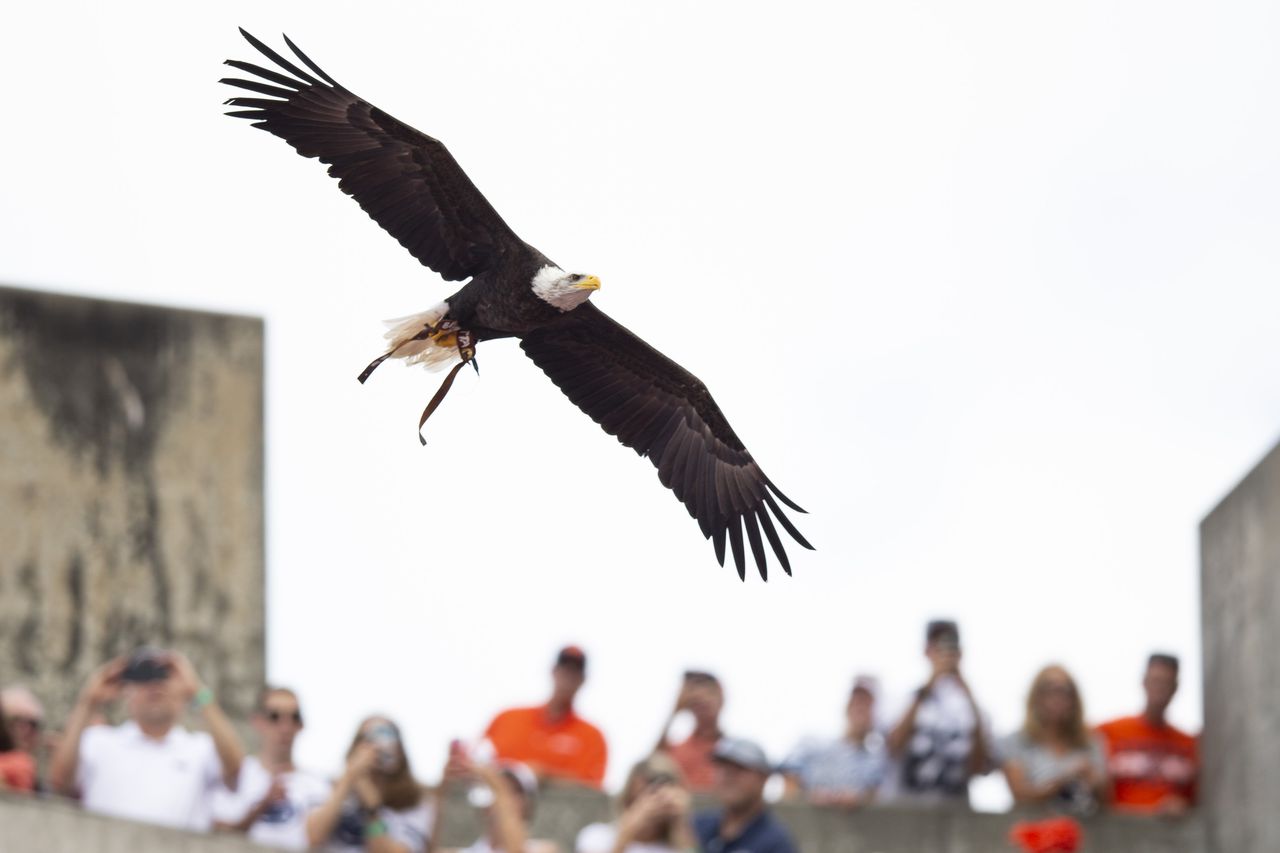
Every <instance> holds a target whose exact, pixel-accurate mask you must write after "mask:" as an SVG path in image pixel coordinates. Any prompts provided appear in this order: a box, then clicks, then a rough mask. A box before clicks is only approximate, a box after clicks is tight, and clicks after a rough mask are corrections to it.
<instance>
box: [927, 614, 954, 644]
mask: <svg viewBox="0 0 1280 853" xmlns="http://www.w3.org/2000/svg"><path fill="white" fill-rule="evenodd" d="M924 641H925V642H926V643H951V644H952V645H956V646H958V645H960V626H959V625H957V624H956V623H955V620H953V619H933V620H931V621H930V622H929V624H928V625H926V626H925V628H924Z"/></svg>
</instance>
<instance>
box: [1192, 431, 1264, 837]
mask: <svg viewBox="0 0 1280 853" xmlns="http://www.w3.org/2000/svg"><path fill="white" fill-rule="evenodd" d="M1200 602H1201V604H1200V606H1201V610H1200V613H1201V624H1202V630H1203V636H1204V735H1203V737H1202V739H1201V752H1202V754H1203V771H1202V775H1201V791H1202V795H1201V796H1202V800H1203V804H1204V813H1205V820H1206V823H1207V830H1208V835H1209V849H1210V850H1211V851H1213V853H1263V851H1272V850H1276V849H1280V447H1277V448H1275V449H1274V450H1272V451H1271V453H1270V454H1268V455H1267V457H1266V458H1265V459H1263V460H1262V462H1261V463H1259V465H1258V467H1256V468H1254V469H1253V471H1251V472H1249V475H1248V476H1247V477H1245V478H1244V480H1243V481H1241V483H1240V485H1238V486H1236V488H1235V489H1233V490H1232V492H1231V494H1229V495H1227V497H1226V498H1224V499H1223V501H1222V503H1220V504H1218V506H1217V507H1216V508H1215V509H1214V510H1213V512H1211V513H1209V515H1208V516H1207V517H1206V518H1205V519H1204V521H1203V522H1201V524H1200Z"/></svg>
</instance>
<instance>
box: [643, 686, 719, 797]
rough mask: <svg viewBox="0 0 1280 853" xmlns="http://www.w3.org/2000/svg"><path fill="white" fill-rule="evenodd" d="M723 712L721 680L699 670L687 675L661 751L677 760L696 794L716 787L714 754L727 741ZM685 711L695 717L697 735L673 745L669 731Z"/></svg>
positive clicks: (664, 731)
mask: <svg viewBox="0 0 1280 853" xmlns="http://www.w3.org/2000/svg"><path fill="white" fill-rule="evenodd" d="M723 709H724V689H723V688H722V687H721V686H720V679H718V678H716V677H715V676H714V675H712V674H711V673H709V672H699V671H696V670H690V671H688V672H686V673H685V674H684V681H683V682H682V683H681V685H680V693H679V695H677V696H676V705H675V708H674V709H672V711H671V716H670V717H668V718H667V724H666V725H665V726H664V727H663V729H662V735H661V736H660V737H659V738H658V746H657V750H658V751H661V752H666V753H667V754H668V755H670V756H671V757H672V759H674V760H675V762H676V764H677V765H678V766H679V767H680V772H681V773H682V774H683V775H684V779H685V781H686V782H687V783H688V785H689V789H690V790H692V791H710V790H711V788H712V787H713V786H714V785H715V780H716V768H715V764H714V763H713V762H712V761H711V752H712V750H714V749H715V748H716V743H717V742H719V740H720V738H722V737H724V732H722V731H721V730H720V712H721V711H722V710H723ZM681 711H688V712H689V713H690V714H692V715H693V732H692V734H690V735H689V737H687V738H685V739H684V740H683V741H681V742H680V743H675V744H673V743H671V742H670V741H668V740H667V730H668V729H670V728H671V723H672V721H673V720H674V719H675V717H676V714H679V713H680V712H681Z"/></svg>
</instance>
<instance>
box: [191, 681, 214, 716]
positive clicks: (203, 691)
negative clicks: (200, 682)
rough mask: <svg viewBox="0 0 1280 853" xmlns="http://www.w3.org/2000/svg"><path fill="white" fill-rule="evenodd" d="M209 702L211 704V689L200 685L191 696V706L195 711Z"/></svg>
mask: <svg viewBox="0 0 1280 853" xmlns="http://www.w3.org/2000/svg"><path fill="white" fill-rule="evenodd" d="M211 704H213V691H212V690H210V689H209V688H208V687H201V688H200V689H199V690H197V691H196V695H195V696H193V697H192V698H191V707H193V708H195V709H196V710H197V711H199V710H200V709H201V708H203V707H205V706H206V705H211Z"/></svg>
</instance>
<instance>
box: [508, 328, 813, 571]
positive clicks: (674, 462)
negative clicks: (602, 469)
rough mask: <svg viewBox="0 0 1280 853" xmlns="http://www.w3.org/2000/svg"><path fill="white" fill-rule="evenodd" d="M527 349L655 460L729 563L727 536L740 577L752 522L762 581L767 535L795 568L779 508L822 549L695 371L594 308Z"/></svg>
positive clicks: (611, 428) (531, 338)
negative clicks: (796, 518) (800, 524)
mask: <svg viewBox="0 0 1280 853" xmlns="http://www.w3.org/2000/svg"><path fill="white" fill-rule="evenodd" d="M520 347H521V348H522V349H523V350H524V351H525V353H526V354H528V356H529V357H530V358H531V359H533V361H534V363H535V364H537V365H538V367H540V368H542V370H543V372H545V373H546V374H547V376H549V377H551V381H552V382H554V383H555V384H556V385H558V386H559V387H560V390H562V391H564V393H565V395H566V396H568V398H569V399H570V400H572V401H573V402H574V403H575V404H576V405H577V406H578V408H580V409H582V411H584V412H586V413H587V414H588V415H589V416H590V417H591V419H592V420H593V421H595V422H596V423H598V424H600V426H601V427H603V428H604V431H605V432H607V433H609V434H610V435H613V436H616V437H617V439H618V441H620V442H622V443H623V444H625V445H626V446H627V447H630V448H631V449H632V450H634V451H635V452H636V453H638V454H640V455H641V456H647V457H649V460H650V461H651V462H653V465H654V467H655V468H657V469H658V479H659V480H661V481H662V485H664V486H666V487H667V488H669V489H671V490H672V491H673V492H675V494H676V497H677V498H679V499H680V501H681V502H683V503H684V505H685V507H686V508H687V509H688V510H689V515H691V516H693V517H694V518H695V519H697V521H698V526H699V527H700V528H701V529H702V535H703V536H705V537H707V538H708V539H711V540H712V542H713V543H714V545H715V551H716V559H718V560H719V561H720V565H724V552H725V537H726V535H727V536H728V539H729V544H730V547H731V548H732V550H733V559H734V563H735V564H736V565H737V568H738V576H739V577H744V578H745V576H746V565H745V551H744V547H743V529H744V528H745V530H746V539H747V543H748V544H749V546H750V548H751V553H752V556H753V557H754V558H755V563H756V568H757V569H759V571H760V577H762V578H766V579H767V571H768V570H767V567H766V560H765V549H764V542H763V539H768V540H769V545H770V546H771V547H772V549H773V553H774V554H775V555H776V556H777V558H778V562H779V563H781V564H782V569H783V571H785V572H786V573H787V574H791V564H790V563H789V562H788V560H787V554H786V551H785V550H784V549H783V547H782V540H781V538H780V537H779V536H778V532H777V530H776V529H775V528H774V526H773V520H772V519H771V518H770V515H769V512H770V511H772V513H773V515H774V517H776V518H777V520H778V523H779V524H781V525H782V528H783V529H784V530H786V532H787V533H789V534H791V537H792V538H793V539H795V540H796V541H797V542H799V543H800V544H801V545H803V546H804V547H805V548H809V549H811V550H812V548H813V546H812V545H810V544H809V543H808V542H806V541H805V538H804V537H803V536H801V535H800V532H799V531H798V530H796V528H795V526H794V525H793V524H792V523H791V521H790V520H789V519H788V518H787V517H786V516H785V515H784V514H783V512H782V509H781V507H779V506H778V501H781V502H782V503H784V504H786V505H787V506H789V507H791V508H792V509H794V510H796V511H797V512H804V510H802V509H800V507H798V506H796V505H795V504H794V503H792V502H791V501H790V500H788V499H787V498H786V496H784V495H783V494H782V492H780V491H778V489H777V487H776V486H774V485H773V483H772V482H770V480H769V478H768V477H766V476H765V475H764V472H763V471H761V470H760V466H759V465H757V464H756V461H755V460H754V459H752V458H751V454H750V453H748V452H747V449H746V448H745V447H744V446H743V445H742V442H741V441H740V440H739V439H738V436H737V435H735V434H734V432H733V428H732V427H730V426H729V422H728V421H727V420H725V417H724V414H723V413H722V412H721V411H720V407H719V406H717V405H716V403H715V400H713V399H711V394H710V393H709V392H708V391H707V386H705V385H703V384H702V382H701V381H699V380H698V378H697V377H696V376H694V375H693V374H692V373H690V372H689V371H687V370H685V369H684V368H683V367H681V366H680V365H678V364H676V363H675V362H674V361H672V360H671V359H669V358H667V357H666V356H665V355H663V354H662V353H660V352H658V351H657V350H656V349H654V348H653V347H651V346H649V345H648V344H647V343H645V342H644V341H642V340H641V339H640V338H638V337H636V336H635V335H634V334H632V333H631V332H630V331H628V330H627V329H626V328H624V327H623V326H621V325H620V324H618V323H616V322H615V321H613V320H612V319H610V318H609V317H608V315H606V314H605V313H604V312H602V311H600V310H598V309H597V308H595V306H593V305H590V304H586V305H582V306H581V307H579V308H575V309H574V310H573V311H570V312H567V313H566V314H565V315H564V316H563V317H561V318H560V319H559V320H557V321H556V322H554V323H552V324H550V325H548V326H544V327H543V328H540V329H537V330H536V331H534V332H532V333H530V334H528V335H526V336H525V337H524V338H523V339H522V340H521V341H520ZM775 497H776V500H775ZM762 533H763V538H762V536H761V534H762Z"/></svg>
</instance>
